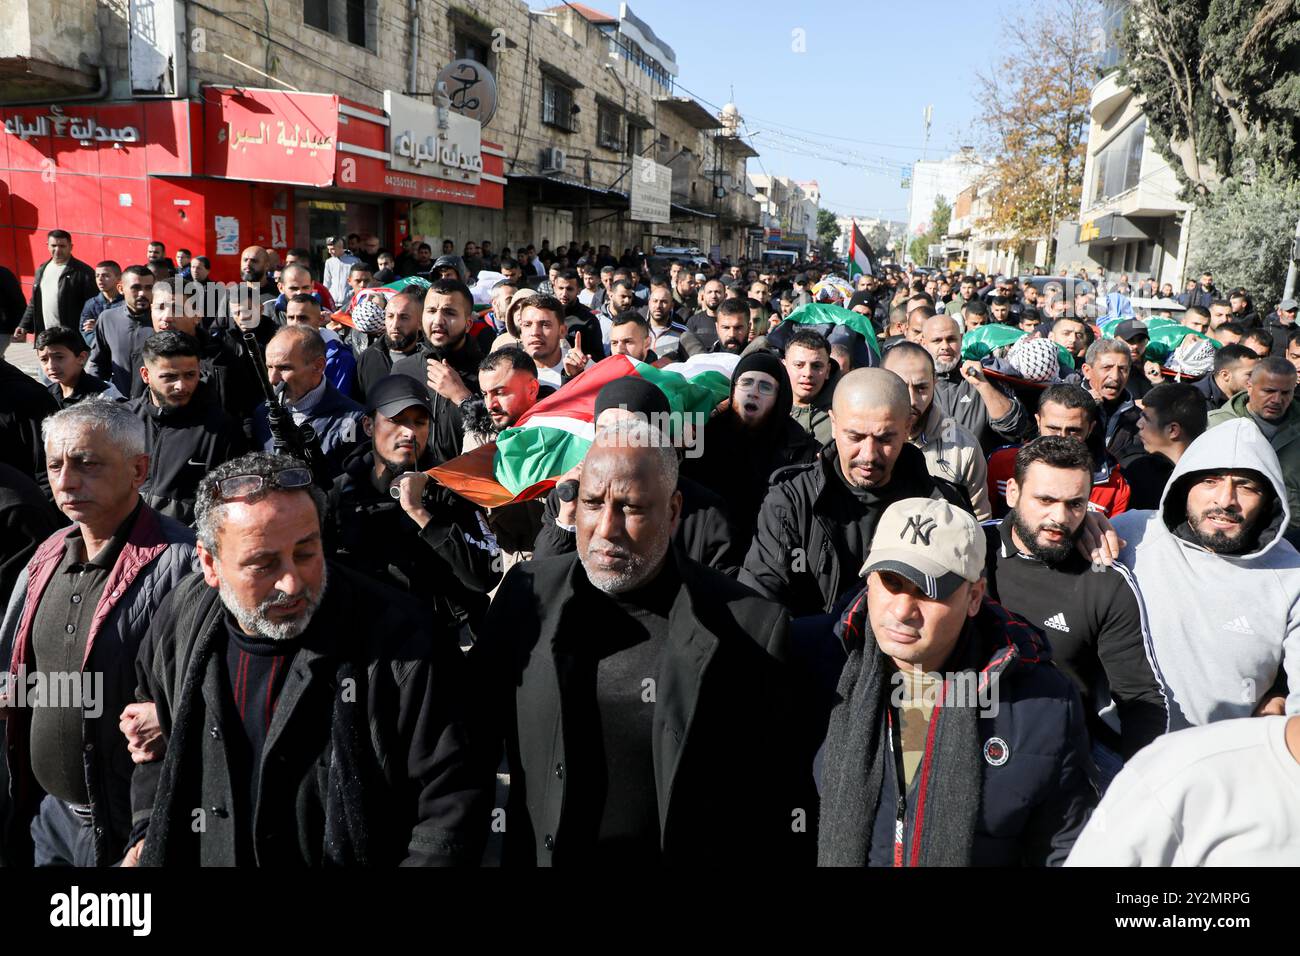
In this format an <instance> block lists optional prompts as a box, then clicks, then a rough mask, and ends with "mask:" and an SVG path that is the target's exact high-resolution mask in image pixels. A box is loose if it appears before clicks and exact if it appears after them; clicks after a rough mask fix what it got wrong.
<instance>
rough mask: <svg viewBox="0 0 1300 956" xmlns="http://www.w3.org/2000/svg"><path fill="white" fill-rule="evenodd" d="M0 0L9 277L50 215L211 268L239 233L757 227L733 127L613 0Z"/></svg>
mask: <svg viewBox="0 0 1300 956" xmlns="http://www.w3.org/2000/svg"><path fill="white" fill-rule="evenodd" d="M10 6H15V7H16V8H17V16H16V20H15V22H14V24H13V28H12V29H10V28H9V27H8V26H7V27H6V29H5V31H3V32H4V36H3V38H0V120H2V121H3V130H4V132H3V133H0V264H3V265H6V266H8V267H9V268H11V269H12V270H13V271H14V272H16V273H17V274H18V275H19V276H20V277H23V278H24V280H25V281H26V282H28V283H29V282H30V279H31V275H32V273H33V271H34V268H35V265H36V264H38V263H39V262H40V261H42V260H43V259H44V258H45V254H44V246H45V232H46V231H47V230H48V229H51V228H55V227H60V228H64V229H67V230H69V231H70V232H72V233H73V235H74V254H75V255H77V256H78V258H81V259H83V260H87V261H91V262H93V261H96V260H98V259H101V258H115V259H118V260H119V261H121V262H123V264H126V263H128V262H135V261H139V260H140V259H142V258H143V256H144V248H145V246H144V244H145V242H146V241H147V240H149V239H155V238H156V239H159V240H161V241H163V242H164V243H165V245H166V246H167V248H168V250H169V251H171V250H174V249H175V248H178V247H185V248H189V249H190V250H191V251H192V252H194V253H195V254H198V253H200V252H203V253H206V254H208V255H209V256H210V257H211V258H212V259H213V266H214V273H215V277H216V278H218V279H222V280H228V279H233V278H235V277H236V275H237V268H238V251H239V248H240V247H242V246H246V245H252V244H258V245H264V246H266V247H267V248H271V249H277V250H280V251H283V250H284V249H287V248H290V247H294V246H305V247H308V248H310V249H312V250H313V251H314V252H316V253H317V254H318V255H319V254H320V253H321V252H322V251H323V240H324V238H325V237H326V236H328V235H332V234H338V233H348V232H358V233H363V234H371V235H374V236H377V237H378V238H379V241H380V244H381V246H383V247H386V248H390V249H396V248H397V247H398V246H399V245H400V243H401V242H402V241H403V240H405V239H408V238H414V239H427V240H428V241H429V242H430V243H431V244H432V245H433V246H434V249H435V253H436V252H437V251H438V250H439V249H440V248H441V240H442V239H443V238H444V237H446V238H451V239H453V240H454V241H455V243H456V245H457V251H460V247H461V245H462V244H463V243H464V242H466V241H471V240H472V241H475V242H480V241H483V240H490V241H492V243H493V244H494V246H495V248H496V249H498V250H500V249H502V248H503V247H509V248H511V249H516V248H519V247H522V246H523V245H526V244H528V243H535V244H537V245H539V246H540V244H541V242H542V240H544V239H546V240H549V241H550V242H551V244H552V246H554V245H558V244H559V243H567V242H570V241H578V242H582V241H589V242H591V243H593V244H597V245H601V244H603V245H608V246H610V247H611V249H612V250H613V251H614V253H615V255H617V254H619V253H620V252H622V250H623V249H625V248H628V247H633V246H636V247H641V248H643V249H646V250H648V249H649V248H650V247H651V246H652V245H655V244H671V245H693V246H694V245H698V246H700V247H701V248H704V249H706V250H707V249H710V248H712V249H714V250H716V251H717V253H718V255H719V256H720V257H734V256H738V255H743V254H744V253H745V252H746V251H747V243H748V240H749V234H748V233H749V229H750V228H753V227H756V226H757V225H758V211H757V204H756V203H755V202H754V201H753V199H752V198H751V197H750V196H749V195H748V194H747V192H746V191H745V175H744V169H745V162H746V160H747V159H748V158H749V157H751V156H753V155H755V152H754V150H753V148H752V147H750V146H749V145H748V144H747V143H745V142H744V140H743V139H741V138H740V137H739V135H737V131H736V130H735V129H728V128H727V126H726V124H725V120H726V117H724V116H721V115H714V114H712V113H710V112H709V111H708V110H707V109H705V108H704V107H703V106H702V105H701V104H699V103H697V102H695V101H694V100H690V99H689V98H686V97H682V96H679V95H676V93H675V89H674V85H673V83H674V77H675V76H676V74H677V65H676V62H675V59H674V54H673V52H672V49H671V47H669V46H668V45H667V44H666V43H664V42H663V41H662V40H661V39H659V38H658V37H657V36H656V34H655V32H654V31H653V30H652V29H651V28H650V26H649V25H648V24H646V23H644V22H643V21H641V20H639V19H638V18H637V17H636V16H635V15H634V14H633V13H632V11H630V10H629V9H628V8H627V5H626V4H622V5H621V6H620V9H619V12H618V15H617V16H615V15H610V14H605V13H601V12H600V11H596V10H593V9H591V8H588V7H585V6H581V5H577V4H573V5H569V4H566V5H562V6H559V7H556V8H552V9H550V10H545V11H532V10H530V9H529V8H528V6H527V5H526V4H525V3H523V2H520V0H474V2H473V3H470V2H468V0H463V2H462V0H450V2H449V3H448V4H443V5H439V7H437V8H431V7H429V6H426V5H424V4H422V3H410V4H408V3H406V2H400V0H266V3H265V4H264V5H261V6H259V7H258V8H257V15H256V16H254V15H252V14H251V13H249V12H248V10H246V9H245V7H244V5H242V4H238V3H235V2H233V0H213V2H211V3H203V4H198V3H182V2H179V0H164V2H161V3H160V2H158V0H16V3H13V4H10ZM435 10H436V13H434V15H432V16H430V15H429V14H430V13H431V12H432V11H435ZM263 13H264V14H265V15H264V16H263ZM51 24H54V25H55V29H53V30H51V29H50V25H51ZM115 134H116V135H115ZM638 158H640V159H642V160H653V161H654V162H655V163H658V164H660V165H662V166H667V167H668V168H669V169H671V170H672V183H671V190H670V192H671V196H670V197H666V198H669V199H670V201H669V202H667V203H665V204H663V205H662V206H661V207H660V208H663V209H666V212H664V213H662V214H655V216H654V218H655V219H657V220H659V221H649V220H648V219H633V218H632V214H633V208H632V202H631V199H632V194H633V192H634V191H635V190H634V187H633V182H632V178H633V169H634V167H636V166H637V163H636V160H637V159H638ZM638 168H640V167H638ZM652 178H653V177H652ZM638 185H639V184H638ZM641 208H644V207H641ZM640 214H641V215H645V214H644V213H640Z"/></svg>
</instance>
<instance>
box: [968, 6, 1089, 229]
mask: <svg viewBox="0 0 1300 956" xmlns="http://www.w3.org/2000/svg"><path fill="white" fill-rule="evenodd" d="M1095 6H1096V4H1095V2H1092V0H1052V2H1051V3H1049V4H1047V5H1046V6H1043V5H1040V4H1032V5H1030V6H1028V7H1026V8H1025V11H1024V16H1022V17H1020V18H1018V19H1019V21H1020V22H1021V23H1023V24H1025V25H1026V26H1025V28H1023V29H1020V30H1015V29H1014V28H1013V29H1012V30H1011V31H1010V33H1009V35H1008V36H1007V38H1006V46H1005V50H1006V56H1005V57H1004V58H1003V59H1002V60H1000V61H999V62H998V63H997V65H996V66H995V67H994V69H993V71H992V72H990V73H988V74H979V75H978V77H977V80H978V89H979V91H980V94H981V97H980V98H981V100H982V101H983V103H984V106H985V109H984V111H983V113H981V118H980V123H979V126H978V127H977V133H976V135H977V136H979V143H980V148H981V152H982V160H983V163H984V166H985V172H984V174H983V175H982V176H981V177H980V186H981V188H982V189H984V190H987V194H986V195H985V196H984V198H985V201H986V203H987V205H988V210H989V211H988V214H987V215H986V216H984V217H982V218H981V220H980V223H979V224H980V225H981V226H983V227H986V228H989V229H991V230H992V231H993V233H994V234H995V235H998V236H1002V237H1005V238H1006V239H1008V240H1010V241H1012V242H1013V243H1015V244H1019V242H1022V241H1024V240H1029V239H1044V238H1046V239H1047V240H1048V242H1049V243H1054V242H1055V239H1056V236H1055V232H1056V224H1057V223H1058V222H1060V221H1061V220H1062V219H1064V218H1068V217H1069V216H1070V215H1071V214H1072V213H1075V212H1077V211H1078V209H1079V199H1080V195H1081V193H1082V191H1083V164H1084V153H1085V143H1086V140H1087V137H1088V125H1089V121H1090V117H1089V113H1088V100H1089V97H1090V95H1091V93H1092V86H1093V83H1094V82H1095V80H1096V64H1097V55H1096V53H1095V52H1094V50H1093V36H1092V34H1093V24H1094V21H1095V19H1096V17H1095Z"/></svg>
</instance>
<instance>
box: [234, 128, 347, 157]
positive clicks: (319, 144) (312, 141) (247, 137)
mask: <svg viewBox="0 0 1300 956" xmlns="http://www.w3.org/2000/svg"><path fill="white" fill-rule="evenodd" d="M227 125H228V127H229V129H230V135H229V143H230V148H231V149H232V150H234V149H238V150H243V151H244V152H248V147H249V146H250V145H252V146H264V145H266V144H268V143H270V144H272V145H277V146H280V147H281V148H282V149H284V151H285V153H286V155H289V156H292V155H293V151H294V150H295V149H304V150H306V151H307V154H308V155H309V156H315V155H316V154H317V153H318V152H324V151H325V150H332V149H333V148H334V137H332V136H324V135H322V134H320V133H316V132H314V131H313V130H310V129H306V130H304V129H303V128H302V127H301V126H299V125H298V124H297V123H294V124H293V126H292V127H291V126H290V125H289V124H288V123H286V122H285V121H284V120H278V121H277V122H276V125H277V127H278V128H279V134H278V135H274V136H273V135H272V133H271V127H270V125H269V124H267V123H264V122H263V123H258V124H257V129H256V130H247V129H236V128H235V124H234V122H233V121H232V122H230V123H228V124H227Z"/></svg>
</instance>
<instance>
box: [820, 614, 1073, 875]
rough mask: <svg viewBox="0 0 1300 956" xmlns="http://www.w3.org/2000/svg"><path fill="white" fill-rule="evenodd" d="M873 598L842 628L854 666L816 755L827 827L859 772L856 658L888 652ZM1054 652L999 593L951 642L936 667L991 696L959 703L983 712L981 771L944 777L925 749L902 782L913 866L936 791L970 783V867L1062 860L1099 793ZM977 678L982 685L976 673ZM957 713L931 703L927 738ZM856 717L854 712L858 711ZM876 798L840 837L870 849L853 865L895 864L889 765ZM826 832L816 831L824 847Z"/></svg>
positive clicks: (894, 793) (893, 780)
mask: <svg viewBox="0 0 1300 956" xmlns="http://www.w3.org/2000/svg"><path fill="white" fill-rule="evenodd" d="M866 603H867V602H866V592H865V590H864V591H863V592H862V594H861V596H860V597H859V598H858V599H856V600H855V601H854V603H853V604H852V605H850V607H849V609H848V610H847V611H846V612H845V613H844V616H843V617H842V618H841V619H840V622H839V623H838V624H837V625H836V634H837V636H838V637H839V638H840V640H841V642H842V644H843V647H844V650H845V654H846V657H847V659H848V662H847V664H846V666H845V670H844V673H843V674H842V675H841V678H840V683H839V688H838V694H837V697H838V702H837V703H836V705H835V710H834V711H833V712H832V714H831V718H830V728H829V732H828V734H827V739H826V743H825V747H824V748H823V753H822V758H823V760H822V761H819V763H820V764H821V766H822V772H821V774H820V775H819V778H818V789H819V792H820V793H821V798H822V810H821V825H822V826H823V827H827V826H829V825H831V824H829V823H828V821H829V820H834V819H836V818H837V817H841V815H838V814H836V812H835V809H834V806H833V804H832V803H830V802H829V801H833V800H834V799H836V797H835V793H834V790H832V789H831V788H832V787H834V786H835V785H836V784H837V783H838V784H839V785H840V786H843V782H844V781H845V780H846V779H847V780H850V781H852V779H853V775H854V774H855V773H857V772H859V771H857V770H856V769H855V768H853V767H850V766H846V764H845V761H844V758H843V756H842V751H843V740H844V735H845V734H846V732H847V730H848V726H847V722H848V719H849V717H850V713H849V710H850V703H849V701H850V700H851V699H852V697H853V691H854V688H855V686H856V681H857V680H864V679H866V677H865V675H866V668H865V667H862V666H859V667H854V666H853V665H854V664H857V663H859V662H861V661H862V660H863V656H864V655H866V654H879V653H881V652H880V650H879V648H878V645H877V644H876V640H875V636H874V635H873V634H872V631H871V625H870V621H869V619H868V615H867V607H866ZM1051 660H1052V657H1051V649H1050V647H1049V646H1048V644H1047V642H1046V640H1045V639H1044V638H1043V636H1042V634H1041V633H1039V632H1038V631H1037V630H1035V629H1034V628H1032V627H1031V626H1030V625H1029V624H1028V623H1026V622H1025V620H1024V619H1023V618H1020V617H1017V616H1016V615H1014V614H1012V613H1011V612H1009V611H1007V610H1006V609H1005V608H1003V607H1002V606H1001V605H999V604H996V603H994V602H993V601H989V600H987V599H986V600H985V601H984V602H983V604H982V605H981V607H980V610H979V611H978V612H977V614H976V615H975V617H973V618H971V619H970V620H968V621H967V624H966V628H965V630H964V631H963V633H962V635H961V636H960V637H959V638H958V642H957V645H956V647H955V648H954V649H953V652H952V654H951V655H949V658H948V660H947V661H946V662H945V663H944V665H943V667H941V668H939V670H940V672H941V673H943V674H944V675H945V676H947V677H948V679H949V682H950V683H955V682H960V681H961V680H962V678H961V675H968V676H970V677H973V678H976V679H977V680H978V681H979V684H978V686H979V687H980V688H983V689H984V691H983V692H984V694H985V698H978V699H977V701H970V702H964V701H960V700H959V701H958V702H957V703H958V705H959V706H976V707H977V708H978V716H977V717H976V723H977V738H976V739H977V740H978V742H979V743H980V744H981V745H982V753H979V754H972V755H970V757H971V762H973V763H975V764H976V765H977V766H978V767H979V771H978V773H979V779H978V780H969V779H959V780H953V779H945V771H946V769H947V767H946V765H945V762H944V760H943V754H942V753H940V752H939V751H937V750H936V751H934V752H932V753H931V752H927V754H926V759H925V760H924V761H923V762H922V764H921V766H920V767H919V768H918V770H917V772H916V775H915V776H914V777H913V778H912V781H911V784H910V785H909V786H908V788H907V790H908V792H907V795H906V815H905V818H904V829H903V835H902V858H903V864H902V865H905V866H914V865H917V864H916V857H917V852H916V850H917V848H918V846H919V842H920V840H921V834H922V832H923V831H924V830H925V829H926V824H927V823H928V822H929V821H928V820H927V816H926V810H927V801H926V795H927V792H929V791H934V790H937V789H938V788H940V787H943V788H947V789H949V790H952V789H957V790H959V791H960V790H965V791H966V792H968V793H970V794H971V795H972V796H973V797H974V798H975V799H977V800H978V802H979V806H978V809H977V810H976V812H975V818H974V819H975V832H974V834H973V840H972V841H971V847H970V860H969V861H968V863H969V865H972V866H1060V865H1061V864H1063V863H1064V862H1065V859H1066V857H1067V856H1069V853H1070V849H1071V848H1072V847H1073V846H1074V841H1075V840H1076V839H1077V838H1078V836H1079V834H1080V833H1081V832H1082V830H1083V828H1084V825H1085V824H1086V823H1087V822H1088V818H1089V815H1090V814H1091V811H1092V808H1093V807H1094V806H1095V805H1096V802H1097V791H1096V789H1095V787H1094V785H1093V778H1094V776H1095V770H1094V768H1093V763H1092V758H1091V757H1090V756H1089V746H1088V734H1087V731H1086V730H1085V727H1084V720H1083V705H1082V703H1081V702H1080V700H1079V693H1078V691H1077V690H1075V688H1074V685H1073V684H1071V682H1070V680H1069V678H1067V677H1066V676H1065V675H1064V674H1062V673H1061V672H1060V671H1059V670H1057V669H1056V668H1055V667H1054V666H1052V663H1051ZM887 664H888V662H885V663H884V664H883V665H882V666H887ZM971 686H975V681H974V680H972V681H971ZM885 688H886V694H885V695H884V698H883V700H882V701H881V705H882V706H881V709H880V713H879V715H878V720H879V722H880V726H881V727H882V728H883V727H884V726H885V725H886V717H885V711H886V710H887V708H888V706H889V691H890V687H889V683H888V681H886V685H885ZM978 693H979V692H978V691H977V694H978ZM951 709H952V708H951V707H950V706H947V705H943V706H936V707H935V709H934V712H933V716H932V718H931V721H930V742H933V741H934V739H935V737H936V736H937V735H936V729H937V727H938V725H939V724H940V723H941V722H942V721H943V720H944V719H945V718H947V717H948V711H950V710H951ZM852 716H853V719H854V720H859V719H861V717H862V715H852ZM886 753H887V748H886ZM932 758H933V759H932ZM859 786H860V784H859ZM849 792H851V790H850V791H849ZM873 797H874V798H875V801H874V810H873V811H872V810H869V811H868V813H867V814H865V821H867V822H866V823H865V826H866V827H867V828H868V829H867V831H866V832H865V833H863V832H860V833H856V834H852V835H849V834H846V835H845V840H844V841H837V842H850V838H851V842H852V843H855V844H859V845H862V846H863V848H864V850H865V857H866V858H865V859H859V860H857V861H854V862H855V863H856V865H867V866H890V865H893V864H894V860H895V845H894V844H895V812H894V810H895V807H896V806H897V803H898V785H897V777H896V774H895V773H894V772H893V767H892V766H889V765H887V766H885V768H884V772H883V774H882V780H881V785H880V790H879V793H878V795H876V794H867V795H866V799H867V800H871V799H872V798H873ZM841 818H842V817H841ZM939 826H943V823H942V822H940V823H939ZM825 837H826V835H825V834H822V835H821V838H822V843H823V846H824V845H825V843H826V839H825ZM822 862H823V863H824V862H825V861H824V860H823V861H822ZM836 862H837V863H838V864H843V863H845V862H846V861H845V860H843V859H840V860H837V861H836Z"/></svg>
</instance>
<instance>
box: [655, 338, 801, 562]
mask: <svg viewBox="0 0 1300 956" xmlns="http://www.w3.org/2000/svg"><path fill="white" fill-rule="evenodd" d="M686 334H687V335H689V334H690V333H686ZM732 394H735V388H734V386H733V388H732ZM793 405H794V392H793V390H792V389H791V388H790V377H789V376H788V375H782V376H781V380H780V381H779V382H777V395H776V403H775V404H774V405H773V406H772V410H771V411H770V412H769V413H768V417H767V419H766V420H765V421H764V422H763V423H762V425H760V426H759V427H758V428H749V427H747V426H746V425H744V424H743V423H742V422H741V421H740V418H739V417H738V416H736V415H735V414H733V413H732V412H731V411H730V410H729V409H726V410H723V411H722V412H719V413H718V414H716V415H714V416H713V417H712V418H710V419H709V420H708V422H707V423H705V426H704V431H703V432H702V433H701V436H700V440H699V446H698V447H699V450H700V451H701V452H702V454H701V455H700V456H699V457H697V458H686V459H684V460H683V461H682V466H681V473H682V474H683V475H685V476H686V477H688V478H690V479H692V480H694V481H697V482H699V483H700V484H701V485H703V486H704V487H705V488H707V489H709V490H710V491H712V492H713V493H714V494H715V495H717V496H718V497H719V498H721V499H722V500H723V501H724V502H726V509H727V514H728V517H729V518H730V519H731V531H732V534H733V535H734V536H735V539H736V548H737V549H738V550H739V551H741V552H742V553H745V552H748V551H749V542H750V541H751V540H752V539H753V537H754V528H755V526H756V525H757V522H758V520H759V511H760V510H761V508H762V506H763V500H764V498H766V497H767V487H768V482H769V480H770V479H771V477H772V475H773V474H775V473H776V472H778V471H780V470H781V469H783V468H787V467H789V466H790V465H795V464H798V463H799V462H806V461H812V460H813V458H815V457H816V455H817V451H818V449H819V448H820V447H821V445H820V444H819V443H818V441H817V440H816V439H815V438H813V437H812V436H811V435H809V434H808V433H807V432H806V431H804V430H803V429H802V428H801V427H799V423H798V422H796V421H795V420H794V419H793V418H791V417H790V409H791V407H792V406H793Z"/></svg>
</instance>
